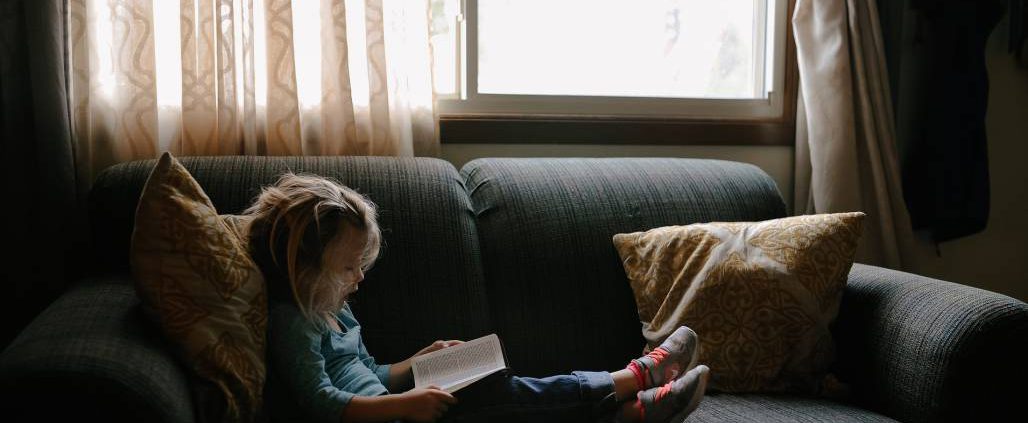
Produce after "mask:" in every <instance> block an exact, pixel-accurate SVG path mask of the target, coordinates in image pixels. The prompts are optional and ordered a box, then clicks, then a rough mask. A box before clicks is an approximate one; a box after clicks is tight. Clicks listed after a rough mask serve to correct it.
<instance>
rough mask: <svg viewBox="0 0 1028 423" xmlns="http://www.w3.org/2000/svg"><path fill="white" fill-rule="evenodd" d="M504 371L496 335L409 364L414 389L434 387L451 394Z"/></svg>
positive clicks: (441, 350)
mask: <svg viewBox="0 0 1028 423" xmlns="http://www.w3.org/2000/svg"><path fill="white" fill-rule="evenodd" d="M506 368H507V360H506V359H505V358H504V356H503V346H502V345H500V338H499V337H498V336H496V334H495V333H494V334H489V335H486V336H483V337H481V338H477V339H474V340H471V341H467V342H464V343H461V344H457V345H454V346H452V347H446V348H443V349H439V350H435V351H432V352H430V353H428V354H424V355H419V356H417V357H414V360H412V362H411V371H413V372H414V387H415V388H421V387H425V386H429V385H436V386H438V387H439V388H440V389H442V390H444V391H446V392H449V393H451V394H452V393H454V392H456V391H457V390H458V389H460V388H463V387H465V386H468V385H470V384H472V383H473V382H475V381H478V380H479V379H482V378H484V377H486V376H489V375H491V374H493V373H496V372H498V371H501V370H503V369H506Z"/></svg>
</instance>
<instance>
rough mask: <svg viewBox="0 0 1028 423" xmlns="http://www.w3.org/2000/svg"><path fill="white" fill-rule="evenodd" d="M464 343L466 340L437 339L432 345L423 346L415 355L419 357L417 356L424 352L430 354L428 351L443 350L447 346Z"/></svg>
mask: <svg viewBox="0 0 1028 423" xmlns="http://www.w3.org/2000/svg"><path fill="white" fill-rule="evenodd" d="M463 343H464V341H458V340H456V339H451V340H449V341H435V342H433V343H432V345H429V346H427V347H425V348H422V349H421V351H418V352H417V353H416V354H414V357H417V356H419V355H422V354H428V353H430V352H432V351H437V350H441V349H443V348H446V347H452V346H454V345H457V344H463Z"/></svg>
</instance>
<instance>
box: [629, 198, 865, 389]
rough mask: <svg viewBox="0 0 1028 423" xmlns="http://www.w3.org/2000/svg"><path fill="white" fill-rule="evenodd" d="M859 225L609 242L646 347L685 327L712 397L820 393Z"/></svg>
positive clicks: (675, 231) (822, 220)
mask: <svg viewBox="0 0 1028 423" xmlns="http://www.w3.org/2000/svg"><path fill="white" fill-rule="evenodd" d="M863 218H864V214H863V213H859V212H857V213H837V214H821V215H807V216H795V217H787V218H782V219H775V220H768V221H764V222H712V223H703V224H693V225H686V226H668V227H662V228H656V229H652V230H649V231H646V232H635V233H628V234H617V235H615V236H614V245H615V247H616V248H617V251H618V254H619V255H620V257H621V260H622V264H623V266H624V269H625V272H626V274H627V276H628V279H629V283H630V284H631V287H632V292H633V294H634V296H635V301H636V305H637V306H638V312H639V319H640V321H641V322H642V324H643V337H644V338H645V339H646V341H647V344H648V345H647V347H648V348H651V349H652V348H656V346H658V345H660V343H661V342H662V341H663V340H664V338H666V337H667V336H668V335H670V334H671V332H673V331H674V330H675V329H676V328H677V327H678V326H681V325H685V326H689V327H690V328H692V329H693V330H694V331H696V333H697V334H698V335H699V340H700V354H699V362H700V363H704V364H706V365H707V366H709V367H710V369H711V373H710V374H711V381H710V388H711V389H713V390H721V391H728V392H757V391H763V392H783V391H793V392H806V393H817V392H819V391H820V389H821V384H822V382H823V381H824V379H825V376H826V375H827V372H828V367H829V365H830V364H831V362H832V360H833V359H834V348H833V343H832V337H831V332H829V325H830V324H831V323H832V322H833V321H834V320H835V317H836V314H837V313H838V310H839V302H840V300H841V298H842V292H843V288H844V287H845V285H846V280H847V275H848V274H849V270H850V267H851V266H852V264H853V255H854V253H855V251H856V247H857V241H858V240H859V238H860V234H861V224H862V222H863Z"/></svg>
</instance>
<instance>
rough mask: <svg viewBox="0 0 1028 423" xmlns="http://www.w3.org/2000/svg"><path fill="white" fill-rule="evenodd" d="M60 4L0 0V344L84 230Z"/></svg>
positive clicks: (71, 265)
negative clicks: (0, 211)
mask: <svg viewBox="0 0 1028 423" xmlns="http://www.w3.org/2000/svg"><path fill="white" fill-rule="evenodd" d="M65 7H66V6H65V1H64V0H0V138H2V140H3V153H2V155H0V160H3V169H4V175H5V178H4V185H5V186H6V189H5V190H4V192H3V196H2V198H3V208H4V211H5V213H4V214H5V217H6V218H5V219H4V231H3V234H4V238H3V243H4V247H5V248H4V249H3V250H4V255H3V256H4V265H3V275H4V277H3V283H4V287H3V289H4V291H3V293H2V294H0V299H2V300H0V308H2V310H3V316H4V317H3V319H2V320H0V321H2V325H0V327H2V333H0V346H3V347H6V346H7V345H8V343H10V341H11V340H13V339H14V337H15V336H16V335H17V334H18V332H20V331H21V329H22V328H23V327H24V326H25V325H26V324H28V322H30V321H31V320H32V318H34V317H35V316H36V315H37V314H38V313H39V312H40V311H42V309H43V308H45V307H46V305H48V304H49V303H50V302H52V301H53V300H54V299H55V298H56V297H57V296H58V295H60V293H61V292H62V291H63V290H64V288H65V287H66V286H67V285H68V284H69V282H70V281H72V280H74V279H76V278H77V277H78V276H79V269H81V263H79V262H78V258H77V257H79V256H80V255H82V253H83V252H84V251H86V250H84V248H85V247H84V246H83V245H84V243H85V242H86V241H85V240H86V238H85V237H84V235H85V234H86V233H88V232H87V228H86V227H85V224H86V219H85V215H84V210H85V209H84V208H83V207H81V206H80V205H81V204H83V201H82V199H83V198H82V195H79V193H77V192H76V188H75V187H76V184H75V168H74V166H75V164H74V154H73V146H72V142H71V127H70V122H69V109H68V95H67V93H68V90H67V82H68V78H67V66H66V62H65V57H66V55H65V50H66V47H65V29H64V27H65V19H64V16H65Z"/></svg>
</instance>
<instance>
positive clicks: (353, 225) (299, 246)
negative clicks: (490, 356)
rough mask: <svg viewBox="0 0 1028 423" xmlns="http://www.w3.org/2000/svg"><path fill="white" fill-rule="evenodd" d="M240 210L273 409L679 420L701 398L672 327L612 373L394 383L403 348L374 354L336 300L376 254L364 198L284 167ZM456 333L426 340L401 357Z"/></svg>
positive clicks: (343, 416) (338, 416) (333, 416)
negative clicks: (264, 323)
mask: <svg viewBox="0 0 1028 423" xmlns="http://www.w3.org/2000/svg"><path fill="white" fill-rule="evenodd" d="M243 213H244V214H246V215H249V216H252V221H251V223H250V229H249V234H250V249H251V253H252V254H253V258H254V261H255V262H256V263H257V265H258V266H259V267H260V268H261V271H262V272H263V274H264V276H265V279H266V283H267V289H268V300H269V301H268V307H269V324H268V337H269V339H268V366H269V370H268V391H269V393H270V392H274V394H269V395H268V397H269V398H268V401H272V400H274V399H275V398H274V397H282V398H285V399H288V400H289V401H287V402H286V404H287V405H283V404H277V403H269V408H270V410H269V411H270V413H271V415H272V417H273V418H275V419H276V420H278V419H291V418H295V417H297V415H296V414H294V415H292V416H289V414H290V412H292V413H300V414H301V415H302V417H303V418H305V419H313V420H316V421H321V422H338V421H344V422H384V421H394V420H409V421H417V422H427V421H436V420H442V421H453V422H456V421H502V420H503V419H514V420H515V421H562V422H563V421H600V420H605V421H619V422H633V421H644V422H665V421H681V420H683V419H684V418H685V417H686V416H687V415H688V414H689V413H690V412H691V411H692V410H693V409H695V408H696V406H697V405H698V404H699V402H700V400H701V399H702V397H703V393H704V390H705V387H706V383H707V378H708V370H709V369H707V367H706V366H703V365H699V366H696V365H695V360H696V349H697V339H696V334H695V333H694V332H693V331H692V330H690V329H688V328H686V327H684V326H683V327H681V328H679V329H678V330H677V331H675V332H674V333H673V334H672V335H671V336H670V337H668V338H667V339H666V340H665V341H664V342H663V343H662V344H661V345H660V346H659V347H657V348H656V349H654V350H653V351H652V352H650V353H648V354H647V355H645V356H643V357H640V358H638V359H633V360H631V361H630V362H629V363H628V365H627V366H626V368H624V369H621V370H617V371H615V372H613V373H609V372H594V371H575V372H572V374H570V375H558V376H551V377H547V378H542V379H536V378H528V377H518V376H512V375H509V374H506V373H504V372H501V373H498V374H495V375H493V376H490V377H487V378H486V379H483V380H480V381H478V382H476V383H474V384H472V385H469V386H467V387H465V388H464V389H462V390H460V391H457V392H456V393H455V395H451V394H449V393H447V392H446V391H444V390H441V389H438V387H435V386H429V387H427V388H417V389H409V390H406V391H403V390H404V388H405V387H408V386H410V385H412V382H411V380H412V378H413V376H412V373H411V370H410V366H411V359H407V360H404V361H401V362H399V363H393V364H379V363H376V362H375V359H374V357H372V356H371V355H369V354H368V351H367V349H366V348H365V347H364V344H363V343H362V342H361V338H360V330H359V326H360V325H359V324H358V322H357V319H356V317H355V316H354V315H353V312H352V311H351V310H350V307H349V305H348V304H347V302H346V301H347V298H348V297H349V296H350V295H351V294H353V293H355V292H357V290H358V287H359V286H360V283H361V281H363V279H364V272H366V271H367V270H368V268H370V267H371V265H372V264H373V263H374V262H375V259H376V258H377V256H378V252H379V246H380V238H381V234H380V232H379V227H378V223H377V217H376V216H377V214H376V209H375V205H374V204H373V203H372V202H371V201H369V200H368V199H367V198H365V197H363V196H361V195H360V194H358V193H357V192H355V191H353V190H352V189H350V188H347V187H345V186H343V185H342V184H339V183H337V182H335V181H333V180H330V179H327V178H323V177H320V176H316V175H303V174H299V175H298V174H294V173H286V174H285V175H283V176H282V177H281V178H280V179H279V180H278V182H277V183H275V184H274V185H272V186H270V187H265V188H264V189H263V190H262V192H261V194H260V195H259V196H258V198H257V199H256V201H255V202H254V204H253V205H252V206H251V207H249V208H248V209H247V210H246V211H244V212H243ZM460 342H462V341H459V340H449V341H436V342H435V343H433V344H432V345H429V346H427V347H425V348H423V349H422V350H421V351H418V352H417V353H415V354H414V355H413V356H412V358H413V357H416V356H419V355H422V354H426V353H429V352H432V351H435V350H438V349H440V348H446V347H448V346H450V345H455V344H458V343H460ZM494 376H495V377H494ZM276 390H278V392H276ZM291 408H298V409H299V410H295V411H294V410H290V409H291Z"/></svg>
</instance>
